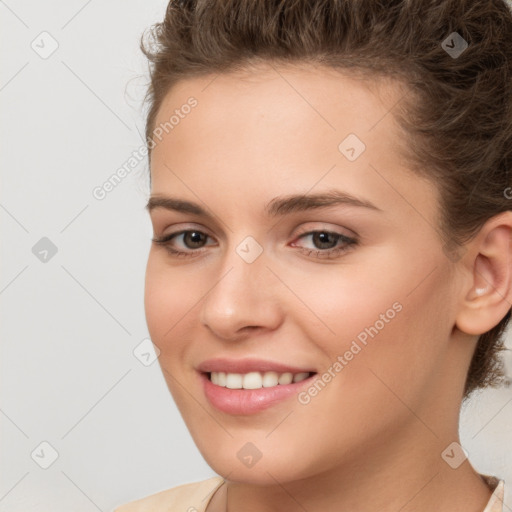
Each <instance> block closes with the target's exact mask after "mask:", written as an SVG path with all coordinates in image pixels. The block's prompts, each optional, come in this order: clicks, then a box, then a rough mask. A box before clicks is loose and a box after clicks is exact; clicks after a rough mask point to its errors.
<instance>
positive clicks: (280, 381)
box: [210, 372, 310, 389]
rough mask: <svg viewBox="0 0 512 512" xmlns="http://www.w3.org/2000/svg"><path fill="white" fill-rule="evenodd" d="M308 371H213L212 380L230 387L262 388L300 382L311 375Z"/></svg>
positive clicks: (219, 384)
mask: <svg viewBox="0 0 512 512" xmlns="http://www.w3.org/2000/svg"><path fill="white" fill-rule="evenodd" d="M309 375H310V374H309V373H308V372H301V373H296V374H295V375H294V374H293V373H290V372H285V373H281V374H279V373H277V372H264V373H262V372H249V373H244V374H242V373H226V372H211V373H210V380H211V381H212V382H213V384H217V386H222V387H226V388H229V389H260V388H262V387H263V388H270V387H273V386H277V385H286V384H291V383H292V382H300V381H302V380H304V379H307V378H308V377H309Z"/></svg>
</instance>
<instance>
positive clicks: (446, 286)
mask: <svg viewBox="0 0 512 512" xmlns="http://www.w3.org/2000/svg"><path fill="white" fill-rule="evenodd" d="M402 94H403V92H400V91H399V89H398V88H396V85H394V86H393V85H392V84H387V85H386V86H385V87H384V84H383V87H382V89H380V93H379V94H378V95H375V93H374V92H372V91H371V90H370V89H369V88H367V87H366V86H365V85H364V84H363V83H362V82H359V81H356V80H353V79H350V78H348V77H346V76H342V75H340V74H335V73H334V72H332V71H330V72H328V71H327V70H323V69H322V70H318V69H316V70H315V69H313V68H302V69H298V68H292V67H289V68H283V67H280V68H276V69H274V68H273V67H265V68H263V67H261V68H260V69H259V70H258V71H257V72H255V73H254V74H249V73H246V74H244V75H242V74H221V75H218V76H207V77H201V78H194V79H188V80H186V81H182V82H180V83H179V84H178V85H177V86H175V87H174V88H173V89H172V90H171V91H170V92H169V94H168V95H167V97H166V99H165V101H164V103H163V104H162V106H161V108H160V110H159V113H158V116H157V119H156V125H155V126H156V131H155V132H154V133H155V135H156V137H154V140H155V142H156V143H157V144H156V146H155V147H154V149H153V153H152V163H151V180H152V182H151V196H152V198H159V199H162V198H171V197H172V198H173V199H176V200H179V201H182V203H181V205H182V206H184V205H185V202H186V203H193V204H194V205H195V207H194V208H195V209H196V211H192V210H193V209H191V208H188V210H187V209H185V208H181V209H180V208H178V209H176V210H175V209H173V208H172V207H171V206H173V205H174V206H176V204H177V203H172V204H171V202H170V201H168V202H167V203H164V202H162V201H161V202H160V203H158V202H156V201H155V200H154V199H152V204H153V208H150V215H151V221H152V224H153V229H154V235H155V237H157V238H164V237H166V236H168V235H171V234H176V236H174V237H173V238H172V239H170V240H168V242H167V247H166V246H164V245H160V244H156V243H153V244H152V246H151V250H150V253H149V259H148V264H147V271H146V288H145V310H146V318H147V323H148V328H149V332H150V335H151V338H152V340H153V343H154V344H155V345H156V346H157V347H158V348H159V350H160V356H159V362H160V365H161V368H162V370H163V375H164V377H165V379H166V381H167V384H168V387H169V390H170V391H171V393H172V396H173V397H174V399H175V401H176V404H177V406H178V408H179V410H180V412H181V414H182V416H183V418H184V421H185V422H186V424H187V427H188V428H189V430H190V432H191V435H192V436H193V438H194V441H195V443H196V444H197V446H198V448H199V450H200V451H201V453H202V455H203V456H204V457H205V459H206V461H207V462H208V463H209V465H210V466H211V467H212V468H213V469H214V470H215V471H216V472H217V473H219V474H221V475H223V476H227V475H229V479H231V480H240V481H246V482H255V483H256V482H259V483H265V482H266V483H271V484H274V483H275V481H276V480H277V481H279V482H281V483H282V482H286V481H290V480H296V479H300V478H306V477H308V476H311V475H313V474H319V473H320V472H324V471H328V470H332V469H335V468H337V469H338V470H342V468H348V467H350V466H351V465H352V464H353V463H355V461H359V464H361V461H362V460H365V461H371V460H373V461H374V462H375V460H389V457H390V456H392V454H393V450H396V449H397V446H398V444H400V446H401V447H402V448H401V449H403V447H404V444H405V445H408V446H409V447H410V449H411V450H412V452H414V453H419V452H422V453H423V452H425V453H424V455H425V456H427V455H428V454H429V453H430V452H431V451H432V446H433V444H435V443H438V445H439V446H438V445H437V444H436V447H437V448H438V449H439V450H438V452H436V453H435V454H433V455H431V456H432V457H433V456H434V455H435V457H436V459H439V460H441V459H440V454H441V451H442V450H443V449H444V448H445V447H446V443H444V441H443V438H444V436H445V435H446V434H448V433H450V434H451V433H455V432H452V430H453V429H455V428H456V421H457V415H458V405H459V403H458V401H460V394H461V393H462V386H463V381H464V376H465V373H466V370H467V367H466V364H469V357H470V345H469V344H467V345H464V348H461V347H462V343H460V342H459V343H456V338H457V336H459V335H460V334H461V333H460V331H457V330H456V329H454V318H455V316H456V315H455V310H456V295H457V293H458V291H459V289H458V286H459V285H458V283H459V281H458V280H457V274H456V273H455V272H454V269H455V267H456V264H455V263H454V262H453V261H450V260H449V259H448V258H447V257H446V255H445V253H444V251H443V249H442V243H441V241H440V238H439V235H438V233H437V232H436V229H437V226H438V221H437V218H438V217H437V215H438V199H437V191H436V189H435V187H433V186H432V185H431V184H430V183H429V182H427V181H425V180H422V179H420V178H419V177H417V176H416V175H413V174H412V173H411V171H410V170H408V169H407V167H405V164H404V162H403V160H402V159H401V158H400V156H399V152H398V151H399V147H400V144H402V143H404V141H403V140H402V139H401V138H400V135H399V131H398V129H397V126H396V125H395V124H394V121H393V116H392V112H391V108H392V107H393V105H394V104H395V103H396V102H397V101H399V99H400V98H401V96H402ZM191 97H192V99H191ZM165 123H167V124H165ZM159 139H161V140H159ZM317 195H318V196H324V195H328V197H327V199H329V198H330V199H333V198H335V197H336V195H338V196H337V197H338V201H337V202H334V201H332V202H331V203H330V204H327V203H328V201H327V200H325V198H324V200H323V202H322V200H321V199H318V198H317V199H315V197H316V196H317ZM292 196H293V197H294V198H296V199H291V198H292ZM309 197H311V199H307V198H309ZM153 201H155V202H154V203H153ZM321 204H323V206H319V205H321ZM179 210H182V211H179ZM199 210H201V211H202V212H203V213H201V212H199ZM183 231H188V233H185V234H184V233H183ZM171 250H175V251H181V252H182V253H183V254H179V255H177V254H175V253H172V252H171ZM459 341H460V340H459ZM211 359H229V360H233V361H235V363H236V362H239V361H245V360H249V359H259V360H264V361H266V362H267V363H268V365H269V366H263V365H262V364H261V363H256V364H255V365H253V366H245V367H240V368H237V367H236V366H230V367H228V366H227V363H225V362H222V361H221V362H220V363H219V365H220V366H211V365H210V366H208V364H209V363H208V362H209V361H210V360H211ZM272 364H279V365H284V366H282V368H277V370H278V371H277V373H278V377H279V375H281V374H282V373H287V372H285V370H286V367H287V366H289V367H292V369H293V370H294V372H292V373H293V374H294V375H295V374H296V373H303V372H316V375H313V376H312V377H309V378H307V379H306V380H303V381H301V382H297V383H292V384H286V382H287V381H286V378H287V377H281V382H283V384H275V381H272V373H270V374H269V376H267V377H266V379H267V380H265V382H266V384H265V386H264V387H263V388H261V389H259V390H258V389H241V390H236V389H234V388H236V387H239V385H240V383H242V384H241V385H242V386H243V385H244V384H243V383H244V378H245V377H244V375H245V374H247V373H252V372H253V371H258V369H259V370H261V372H262V375H264V374H265V373H266V372H268V371H270V370H272V368H273V366H272ZM202 365H203V366H202ZM204 365H206V366H204ZM201 369H206V370H208V369H216V370H217V371H222V370H223V369H224V370H227V373H232V374H241V375H242V376H241V377H239V376H237V375H227V377H226V379H227V381H226V382H227V384H228V387H222V386H219V384H218V382H219V381H218V380H217V377H215V376H214V379H215V380H216V381H217V384H213V383H212V382H206V380H207V379H208V377H207V375H206V374H205V373H203V372H202V371H200V370H201ZM235 370H239V371H235ZM252 377H255V378H254V379H253V378H252ZM219 378H220V379H222V376H221V377H219ZM226 382H224V381H221V383H226ZM245 384H246V385H247V387H251V386H255V387H256V388H257V387H261V384H262V381H261V380H260V381H258V378H256V375H255V374H253V375H250V376H249V377H247V379H245ZM267 385H268V386H267ZM279 386H283V388H279ZM284 386H286V388H285V387H284ZM276 388H277V389H276ZM283 390H285V391H287V392H286V393H282V391H283ZM443 443H444V444H443ZM437 448H436V449H437ZM383 454H386V456H385V457H384V459H381V458H380V457H381V456H383ZM386 457H388V458H386ZM372 467H374V468H376V467H378V466H375V465H374V466H372Z"/></svg>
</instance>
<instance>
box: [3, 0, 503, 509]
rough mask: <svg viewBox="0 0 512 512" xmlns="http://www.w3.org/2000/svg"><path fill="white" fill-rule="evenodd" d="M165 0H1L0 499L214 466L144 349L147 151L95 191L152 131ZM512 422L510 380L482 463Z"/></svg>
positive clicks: (95, 493)
mask: <svg viewBox="0 0 512 512" xmlns="http://www.w3.org/2000/svg"><path fill="white" fill-rule="evenodd" d="M166 4H167V2H165V1H162V0H130V1H126V0H124V1H121V0H111V1H110V2H100V1H98V0H96V1H94V0H88V1H86V0H67V1H64V0H60V1H57V0H52V1H46V2H36V1H25V2H22V1H17V0H7V1H6V2H4V1H0V45H1V49H2V50H1V51H2V66H1V74H0V102H1V134H0V140H1V148H2V149H1V152H0V158H1V161H0V169H1V172H2V186H1V197H0V222H1V227H2V244H1V257H2V260H1V267H0V268H1V275H0V304H1V308H2V320H1V322H0V326H1V330H2V344H1V356H0V361H1V372H0V375H1V383H0V386H1V388H0V389H1V391H2V394H1V404H0V405H1V407H0V413H1V414H0V424H1V429H2V434H1V438H0V439H1V456H0V511H1V512H7V511H9V512H22V511H23V512H28V511H48V510H51V511H53V512H64V511H70V510H72V511H74V512H94V511H97V510H100V511H104V512H108V511H111V510H112V509H113V508H114V507H115V506H117V505H119V504H121V503H125V502H127V501H131V500H133V499H136V498H140V497H142V496H146V495H148V494H152V493H155V492H158V491H160V490H163V489H167V488H170V487H174V486H176V485H179V484H182V483H186V482H192V481H197V480H203V479H205V478H209V477H211V476H214V475H215V473H214V472H213V470H212V469H211V468H210V467H209V466H208V465H207V464H206V463H205V461H204V460H203V459H202V457H201V455H200V453H199V452H198V450H197V448H196V447H195V445H194V443H193V442H192V440H191V437H190V435H189V433H188V431H187V429H186V427H185V425H184V422H183V420H182V419H181V416H180V414H179V412H178V410H177V408H176V406H175V404H174V402H173V400H172V397H171V396H170V394H169V392H168V390H167V386H166V384H165V381H164V379H163V377H162V374H161V372H160V368H159V366H158V362H156V361H155V362H154V363H153V364H151V365H148V366H146V365H145V364H144V363H143V362H141V360H140V358H138V357H137V356H136V354H140V351H141V350H142V348H144V347H145V345H144V343H146V342H147V341H146V342H145V341H144V340H147V338H148V337H149V335H148V331H147V327H146V323H145V317H144V307H143V292H144V273H145V264H146V259H147V255H148V251H149V247H150V238H151V235H152V230H151V223H150V221H149V216H148V215H147V213H146V211H145V210H144V205H145V204H146V201H147V198H148V194H149V181H148V168H147V162H146V161H145V160H143V161H141V162H140V163H139V164H137V166H135V167H134V168H133V169H132V170H131V172H130V173H128V174H127V176H126V177H125V178H124V179H123V180H122V181H121V182H120V183H119V184H118V185H117V186H116V187H115V188H114V189H113V190H111V191H110V192H109V193H108V194H106V196H105V197H104V198H103V199H97V198H96V197H95V196H94V194H93V191H94V190H95V188H96V187H98V186H101V185H102V184H103V183H104V182H105V181H106V180H108V179H109V177H111V176H112V174H114V173H115V172H116V171H117V169H119V168H120V167H122V166H123V165H124V164H126V162H127V161H128V160H129V158H130V156H131V155H132V153H133V152H134V151H136V150H137V149H138V148H140V147H141V145H142V143H143V139H142V136H141V134H143V133H144V110H143V107H142V97H143V95H144V92H145V86H146V84H147V66H146V63H145V60H144V57H143V55H142V54H141V52H140V51H139V38H140V35H141V34H142V31H143V30H144V29H145V28H146V27H148V26H150V25H151V24H153V23H155V22H157V21H160V20H161V19H162V17H163V14H164V11H165V7H166ZM141 343H142V345H141ZM139 345H140V347H142V348H137V347H139ZM507 357H509V356H507ZM508 364H509V368H512V365H510V362H508ZM511 373H512V371H511ZM511 424H512V388H510V387H509V388H503V389H499V390H487V391H485V392H483V393H479V394H478V395H475V396H474V398H473V399H472V401H471V402H470V403H469V404H468V405H467V406H466V407H465V408H464V410H463V414H462V417H461V439H462V442H463V446H464V448H465V449H466V451H467V452H468V454H469V456H470V460H471V462H472V464H473V465H474V466H475V467H476V469H477V470H479V471H480V472H483V473H486V474H492V475H496V476H498V477H500V478H504V479H505V480H506V482H507V483H508V485H512V441H511V438H510V435H511V434H510V425H511ZM506 489H507V487H506ZM510 494H511V493H510V492H509V491H508V489H507V491H506V500H505V502H506V504H507V505H508V507H512V500H511V497H510ZM506 510H511V509H506Z"/></svg>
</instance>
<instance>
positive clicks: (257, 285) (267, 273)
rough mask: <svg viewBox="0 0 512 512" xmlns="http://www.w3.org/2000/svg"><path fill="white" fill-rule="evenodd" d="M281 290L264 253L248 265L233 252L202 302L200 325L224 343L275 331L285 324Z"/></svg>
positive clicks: (213, 280) (280, 285)
mask: <svg viewBox="0 0 512 512" xmlns="http://www.w3.org/2000/svg"><path fill="white" fill-rule="evenodd" d="M279 287H281V288H283V285H282V283H280V281H279V279H277V278H276V276H275V275H274V273H273V272H272V271H271V270H270V269H269V268H268V267H267V261H266V258H265V257H264V253H263V254H261V255H260V256H259V257H258V258H257V259H256V260H255V261H253V262H252V263H247V262H246V261H244V260H243V259H242V258H241V257H240V256H239V255H238V254H237V253H236V252H235V251H234V250H232V251H231V256H230V257H227V258H226V259H225V260H224V264H223V265H222V267H221V271H220V272H218V273H216V275H215V279H212V284H211V288H210V291H209V292H208V293H207V295H206V297H205V299H204V301H203V302H202V306H201V318H200V320H201V323H202V324H203V325H205V326H206V327H207V328H208V329H210V330H211V331H212V332H213V333H214V334H215V335H216V336H217V337H219V338H222V339H225V340H239V339H240V337H241V336H242V335H246V334H248V333H249V332H251V331H254V330H256V329H258V330H261V331H266V330H273V329H276V328H277V327H278V326H279V324H280V322H281V321H282V313H281V303H280V300H279V298H280V290H279ZM281 291H282V290H281Z"/></svg>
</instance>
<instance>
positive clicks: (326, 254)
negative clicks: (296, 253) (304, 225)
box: [299, 230, 357, 258]
mask: <svg viewBox="0 0 512 512" xmlns="http://www.w3.org/2000/svg"><path fill="white" fill-rule="evenodd" d="M306 237H312V238H311V241H312V242H313V244H314V245H315V246H320V249H307V248H304V247H302V248H301V252H304V253H306V254H307V255H308V256H311V255H312V254H313V255H314V256H315V257H316V258H333V257H335V256H337V255H339V254H341V253H344V252H345V251H347V250H348V249H349V248H350V247H351V246H353V245H356V244H357V239H356V238H352V237H348V236H346V235H343V234H341V233H336V232H334V231H327V230H315V231H308V232H307V233H303V234H302V235H300V236H299V240H300V239H303V238H306Z"/></svg>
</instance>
